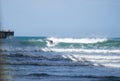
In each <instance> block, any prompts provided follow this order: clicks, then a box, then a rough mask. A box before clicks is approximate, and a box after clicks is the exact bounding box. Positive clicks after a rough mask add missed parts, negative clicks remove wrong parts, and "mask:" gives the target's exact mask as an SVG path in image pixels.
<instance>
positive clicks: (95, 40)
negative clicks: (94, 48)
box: [47, 37, 107, 44]
mask: <svg viewBox="0 0 120 81" xmlns="http://www.w3.org/2000/svg"><path fill="white" fill-rule="evenodd" d="M47 39H48V40H52V41H53V42H56V43H59V42H63V43H86V44H87V43H98V42H104V41H107V39H106V38H79V39H76V38H55V37H50V38H47Z"/></svg>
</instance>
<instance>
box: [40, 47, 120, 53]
mask: <svg viewBox="0 0 120 81" xmlns="http://www.w3.org/2000/svg"><path fill="white" fill-rule="evenodd" d="M42 50H43V51H45V52H47V51H53V52H80V53H117V54H120V50H111V49H110V50H107V49H77V48H75V49H74V48H73V49H72V48H70V49H64V48H43V49H42Z"/></svg>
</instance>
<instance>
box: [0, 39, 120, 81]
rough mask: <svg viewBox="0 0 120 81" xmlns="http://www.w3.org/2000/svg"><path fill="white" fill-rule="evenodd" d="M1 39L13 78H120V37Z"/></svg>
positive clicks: (60, 80) (94, 80) (95, 80)
mask: <svg viewBox="0 0 120 81" xmlns="http://www.w3.org/2000/svg"><path fill="white" fill-rule="evenodd" d="M1 42H2V46H1V48H0V50H2V56H3V57H4V58H5V63H4V64H5V66H6V69H7V71H6V74H8V73H9V74H8V75H9V77H10V79H11V80H13V81H120V38H57V37H14V38H11V39H3V40H2V41H1ZM21 77H22V78H21Z"/></svg>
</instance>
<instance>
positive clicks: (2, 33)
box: [0, 30, 14, 39]
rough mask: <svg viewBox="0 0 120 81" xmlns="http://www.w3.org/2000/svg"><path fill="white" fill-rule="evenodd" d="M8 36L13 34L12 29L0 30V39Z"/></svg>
mask: <svg viewBox="0 0 120 81" xmlns="http://www.w3.org/2000/svg"><path fill="white" fill-rule="evenodd" d="M10 36H14V31H10V30H8V31H0V39H2V38H8V37H10Z"/></svg>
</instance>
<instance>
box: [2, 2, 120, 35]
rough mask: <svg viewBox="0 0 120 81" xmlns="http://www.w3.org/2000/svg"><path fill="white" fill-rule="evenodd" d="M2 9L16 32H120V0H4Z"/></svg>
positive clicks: (5, 24) (7, 25)
mask: <svg viewBox="0 0 120 81" xmlns="http://www.w3.org/2000/svg"><path fill="white" fill-rule="evenodd" d="M1 12H2V13H1V20H2V29H5V30H9V29H10V30H14V31H15V36H53V37H119V36H120V0H1Z"/></svg>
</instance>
